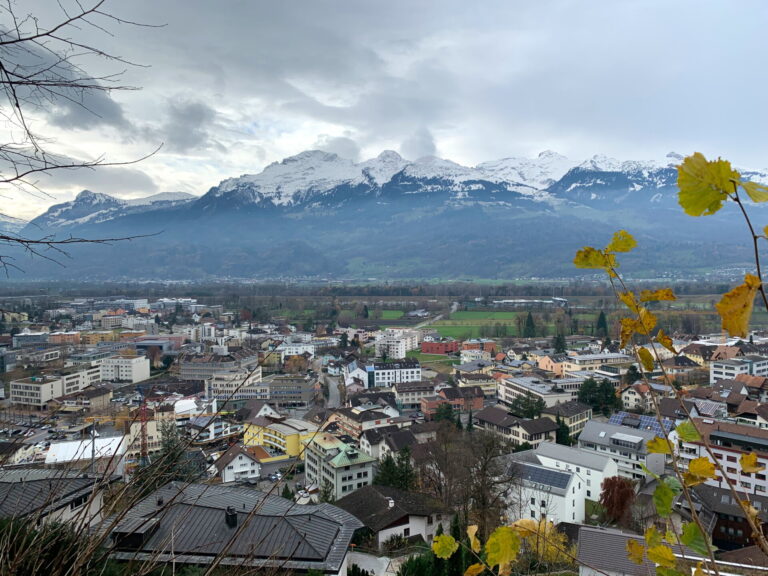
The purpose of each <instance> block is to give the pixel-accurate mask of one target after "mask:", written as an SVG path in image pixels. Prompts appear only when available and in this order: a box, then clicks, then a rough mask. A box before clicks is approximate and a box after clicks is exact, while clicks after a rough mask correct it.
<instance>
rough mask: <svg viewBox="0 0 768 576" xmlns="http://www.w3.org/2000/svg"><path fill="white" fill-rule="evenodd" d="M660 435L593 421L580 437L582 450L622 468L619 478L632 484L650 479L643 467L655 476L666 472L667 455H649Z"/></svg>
mask: <svg viewBox="0 0 768 576" xmlns="http://www.w3.org/2000/svg"><path fill="white" fill-rule="evenodd" d="M656 436H657V434H656V432H652V431H651V430H644V429H639V428H629V427H627V426H619V425H616V424H609V423H607V422H598V421H597V420H590V421H589V422H587V425H586V426H585V427H584V430H582V431H581V434H580V435H579V448H580V449H582V450H585V451H587V452H592V453H594V454H600V455H602V456H608V457H609V458H611V459H612V460H614V461H615V462H616V464H617V466H618V475H619V476H624V477H625V478H629V479H631V480H640V479H643V478H645V477H646V473H645V472H644V471H643V468H642V466H645V467H646V468H647V469H648V470H650V471H651V472H653V473H655V474H661V473H662V472H663V471H664V463H665V457H664V454H649V453H648V442H649V441H650V440H653V439H654V438H655V437H656Z"/></svg>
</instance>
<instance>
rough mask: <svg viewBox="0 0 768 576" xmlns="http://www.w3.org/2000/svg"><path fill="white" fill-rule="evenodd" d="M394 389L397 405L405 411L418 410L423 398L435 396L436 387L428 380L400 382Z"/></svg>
mask: <svg viewBox="0 0 768 576" xmlns="http://www.w3.org/2000/svg"><path fill="white" fill-rule="evenodd" d="M394 388H395V398H396V399H397V403H398V405H399V406H400V407H401V408H402V409H403V410H418V409H419V408H420V407H421V399H422V398H424V397H426V396H434V394H435V385H434V384H433V383H432V382H430V381H428V380H422V381H419V382H398V383H397V384H395V386H394Z"/></svg>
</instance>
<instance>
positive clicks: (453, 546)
mask: <svg viewBox="0 0 768 576" xmlns="http://www.w3.org/2000/svg"><path fill="white" fill-rule="evenodd" d="M458 549H459V543H458V542H456V540H455V539H454V538H453V536H451V535H450V534H440V535H439V536H435V539H434V540H433V541H432V552H434V553H435V556H437V557H438V558H442V559H444V560H446V559H448V558H450V557H451V556H453V553H454V552H456V550H458Z"/></svg>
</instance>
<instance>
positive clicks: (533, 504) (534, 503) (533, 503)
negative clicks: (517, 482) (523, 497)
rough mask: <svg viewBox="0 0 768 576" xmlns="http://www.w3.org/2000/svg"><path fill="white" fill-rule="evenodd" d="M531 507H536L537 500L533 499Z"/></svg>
mask: <svg viewBox="0 0 768 576" xmlns="http://www.w3.org/2000/svg"><path fill="white" fill-rule="evenodd" d="M531 506H536V498H531Z"/></svg>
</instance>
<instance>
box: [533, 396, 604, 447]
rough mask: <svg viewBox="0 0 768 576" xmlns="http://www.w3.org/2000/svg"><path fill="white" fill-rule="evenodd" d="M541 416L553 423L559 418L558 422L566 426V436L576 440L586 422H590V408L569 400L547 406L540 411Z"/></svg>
mask: <svg viewBox="0 0 768 576" xmlns="http://www.w3.org/2000/svg"><path fill="white" fill-rule="evenodd" d="M541 416H542V417H543V418H549V419H550V420H553V421H555V422H556V421H557V418H558V416H559V417H560V421H561V422H563V423H565V425H566V426H568V434H570V436H571V438H576V437H577V436H578V435H579V434H580V433H581V431H582V430H583V429H584V426H586V425H587V422H589V421H590V420H592V407H591V406H588V405H586V404H582V403H581V402H579V401H578V400H570V401H568V402H563V403H561V404H555V405H554V406H547V407H546V408H544V410H542V411H541Z"/></svg>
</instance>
